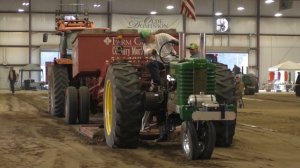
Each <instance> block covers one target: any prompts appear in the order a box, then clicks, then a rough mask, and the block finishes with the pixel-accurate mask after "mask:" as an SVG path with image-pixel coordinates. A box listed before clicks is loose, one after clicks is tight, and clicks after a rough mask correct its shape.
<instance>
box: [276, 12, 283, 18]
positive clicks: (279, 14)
mask: <svg viewBox="0 0 300 168" xmlns="http://www.w3.org/2000/svg"><path fill="white" fill-rule="evenodd" d="M274 16H275V17H280V16H282V13H279V12H278V13H275V15H274Z"/></svg>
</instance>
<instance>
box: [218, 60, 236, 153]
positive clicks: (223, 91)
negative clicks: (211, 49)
mask: <svg viewBox="0 0 300 168" xmlns="http://www.w3.org/2000/svg"><path fill="white" fill-rule="evenodd" d="M216 67H217V69H216V90H215V94H216V99H217V101H218V103H220V104H224V103H226V104H233V105H234V106H235V109H234V111H235V112H236V109H237V107H236V97H235V83H234V75H233V74H232V72H231V71H230V70H229V69H228V68H227V65H225V64H221V63H218V64H216ZM213 123H214V126H215V129H216V145H217V146H222V147H227V146H230V145H231V144H232V141H233V136H234V134H235V127H236V120H233V121H214V122H213Z"/></svg>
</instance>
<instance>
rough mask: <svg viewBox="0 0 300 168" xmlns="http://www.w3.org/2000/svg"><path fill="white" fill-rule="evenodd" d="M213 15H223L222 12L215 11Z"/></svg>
mask: <svg viewBox="0 0 300 168" xmlns="http://www.w3.org/2000/svg"><path fill="white" fill-rule="evenodd" d="M215 15H216V16H221V15H223V13H222V12H216V13H215Z"/></svg>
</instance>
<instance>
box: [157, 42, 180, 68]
mask: <svg viewBox="0 0 300 168" xmlns="http://www.w3.org/2000/svg"><path fill="white" fill-rule="evenodd" d="M168 44H171V45H178V42H177V41H175V40H171V41H167V42H165V43H163V45H161V47H160V49H159V54H158V56H159V58H160V60H161V61H162V62H163V64H168V62H165V61H164V60H163V58H164V57H166V56H167V55H170V56H174V57H176V58H177V57H178V55H175V53H173V52H172V51H171V52H170V53H169V54H167V55H164V56H162V49H163V47H165V46H166V45H168Z"/></svg>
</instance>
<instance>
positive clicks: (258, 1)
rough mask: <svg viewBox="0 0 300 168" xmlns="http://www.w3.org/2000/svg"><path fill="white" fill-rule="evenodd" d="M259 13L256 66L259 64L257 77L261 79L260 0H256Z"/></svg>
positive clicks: (257, 15)
mask: <svg viewBox="0 0 300 168" xmlns="http://www.w3.org/2000/svg"><path fill="white" fill-rule="evenodd" d="M256 3H257V13H256V66H257V77H258V79H259V76H260V73H259V69H260V68H259V67H260V0H256Z"/></svg>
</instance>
